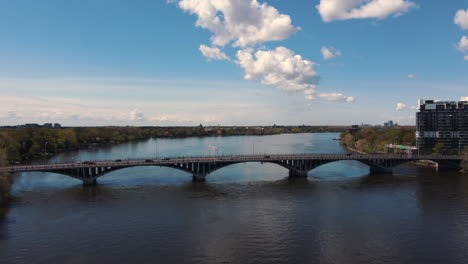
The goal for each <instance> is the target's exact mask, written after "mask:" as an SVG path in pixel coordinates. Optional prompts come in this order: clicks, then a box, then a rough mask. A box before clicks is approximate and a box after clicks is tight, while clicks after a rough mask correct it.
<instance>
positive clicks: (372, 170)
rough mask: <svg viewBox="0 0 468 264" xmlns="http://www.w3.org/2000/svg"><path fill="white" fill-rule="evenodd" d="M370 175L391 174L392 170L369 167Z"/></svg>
mask: <svg viewBox="0 0 468 264" xmlns="http://www.w3.org/2000/svg"><path fill="white" fill-rule="evenodd" d="M370 173H371V174H393V168H385V167H378V166H371V167H370Z"/></svg>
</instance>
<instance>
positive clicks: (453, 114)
mask: <svg viewBox="0 0 468 264" xmlns="http://www.w3.org/2000/svg"><path fill="white" fill-rule="evenodd" d="M418 105H419V111H418V112H417V113H416V146H417V148H418V151H419V153H420V154H429V153H432V151H433V149H434V147H435V145H436V144H437V143H442V144H444V147H445V149H446V150H447V151H448V152H452V153H454V154H455V153H459V152H460V151H461V150H462V149H463V148H464V147H465V146H468V102H467V101H459V102H455V101H437V100H422V99H420V100H419V101H418Z"/></svg>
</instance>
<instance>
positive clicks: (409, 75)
mask: <svg viewBox="0 0 468 264" xmlns="http://www.w3.org/2000/svg"><path fill="white" fill-rule="evenodd" d="M407 77H408V79H414V78H416V75H415V74H413V73H410V74H408V76H407Z"/></svg>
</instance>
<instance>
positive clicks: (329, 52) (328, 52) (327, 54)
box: [320, 46, 341, 60]
mask: <svg viewBox="0 0 468 264" xmlns="http://www.w3.org/2000/svg"><path fill="white" fill-rule="evenodd" d="M320 51H321V52H322V56H323V58H324V59H326V60H330V59H333V58H335V57H338V56H341V51H340V50H337V49H335V48H334V47H329V48H328V47H325V46H324V47H322V49H321V50H320Z"/></svg>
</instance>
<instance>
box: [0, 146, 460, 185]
mask: <svg viewBox="0 0 468 264" xmlns="http://www.w3.org/2000/svg"><path fill="white" fill-rule="evenodd" d="M339 160H356V161H359V162H362V163H364V164H366V165H368V166H369V167H370V172H371V173H373V174H376V173H392V171H393V168H394V167H396V166H398V165H400V164H403V163H407V162H411V161H419V160H430V161H433V162H435V163H437V168H438V169H439V170H460V169H461V162H462V160H463V156H460V155H450V156H447V155H388V154H385V155H384V154H381V155H365V154H289V155H239V156H211V157H174V158H157V159H138V160H113V161H94V162H81V163H55V164H50V163H49V164H40V165H15V166H9V167H3V168H2V169H4V170H6V171H7V172H10V173H16V172H52V173H58V174H63V175H67V176H70V177H73V178H76V179H79V180H81V181H83V184H85V185H89V184H96V179H97V178H99V177H101V176H104V175H106V174H108V173H110V172H112V171H115V170H119V169H124V168H130V167H137V166H160V167H170V168H174V169H178V170H181V171H184V172H187V173H190V174H191V175H192V176H193V180H194V181H205V178H206V176H207V175H208V174H210V173H212V172H214V171H216V170H218V169H221V168H223V167H226V166H229V165H232V164H237V163H244V162H261V163H264V162H268V163H273V164H277V165H279V166H281V167H284V168H286V169H288V170H289V176H290V177H307V173H308V172H309V171H311V170H313V169H315V168H317V167H319V166H321V165H324V164H327V163H330V162H335V161H339Z"/></svg>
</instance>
